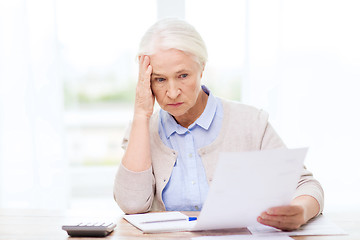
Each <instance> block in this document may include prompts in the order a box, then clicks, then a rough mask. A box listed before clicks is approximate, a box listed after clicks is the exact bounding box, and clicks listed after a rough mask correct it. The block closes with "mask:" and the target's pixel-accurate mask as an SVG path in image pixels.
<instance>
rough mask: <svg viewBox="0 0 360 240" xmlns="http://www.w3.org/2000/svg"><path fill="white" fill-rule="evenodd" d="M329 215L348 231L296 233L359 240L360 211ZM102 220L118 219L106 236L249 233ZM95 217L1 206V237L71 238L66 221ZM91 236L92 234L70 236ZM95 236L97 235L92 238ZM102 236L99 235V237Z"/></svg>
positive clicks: (307, 239)
mask: <svg viewBox="0 0 360 240" xmlns="http://www.w3.org/2000/svg"><path fill="white" fill-rule="evenodd" d="M324 215H325V216H326V217H328V218H329V219H330V220H332V221H333V222H335V223H336V224H337V225H338V226H339V227H341V228H343V229H344V230H345V231H346V232H348V233H349V234H348V235H342V236H303V237H293V238H294V239H299V240H325V239H326V240H342V239H347V240H355V239H356V240H360V221H359V217H358V216H359V213H358V214H356V213H325V214H324ZM98 219H100V220H112V221H115V222H116V223H117V228H116V229H115V231H114V232H113V233H112V234H111V235H109V236H108V237H106V238H105V239H129V240H131V239H138V238H141V239H159V240H162V239H191V238H193V237H198V236H217V235H235V234H237V235H241V234H250V233H249V232H248V231H247V230H246V229H241V230H236V231H206V232H177V233H161V234H143V233H142V232H141V231H140V230H138V229H136V228H135V227H133V226H132V225H131V224H129V223H128V222H127V221H125V220H124V219H122V217H121V215H119V216H117V217H113V218H104V217H102V218H98ZM87 220H91V221H93V220H95V219H93V218H92V219H90V218H89V213H88V214H87V216H83V215H81V214H69V213H66V212H56V211H44V210H19V209H14V210H11V209H0V240H5V239H6V240H13V239H19V240H22V239H33V240H35V239H36V240H42V239H49V240H57V239H68V235H67V233H66V232H65V231H63V230H62V229H61V226H62V225H63V224H67V223H70V222H71V223H72V222H79V221H80V222H81V221H87ZM70 239H74V240H76V239H82V240H86V239H90V238H70ZM92 239H94V238H92ZM98 239H99V238H98Z"/></svg>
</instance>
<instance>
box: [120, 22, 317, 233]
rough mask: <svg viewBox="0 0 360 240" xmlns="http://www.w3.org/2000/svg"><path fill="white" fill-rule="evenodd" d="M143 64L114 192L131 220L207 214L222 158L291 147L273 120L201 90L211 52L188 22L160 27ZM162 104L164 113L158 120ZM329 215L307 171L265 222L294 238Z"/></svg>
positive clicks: (143, 49) (146, 45)
mask: <svg viewBox="0 0 360 240" xmlns="http://www.w3.org/2000/svg"><path fill="white" fill-rule="evenodd" d="M138 59H139V79H138V83H137V87H136V98H135V105H134V115H133V121H132V125H131V128H129V131H128V133H127V134H126V136H125V137H124V140H123V147H124V149H125V154H124V157H123V159H122V163H121V164H120V166H119V169H118V172H117V174H116V178H115V184H114V197H115V200H116V202H117V203H118V205H119V206H120V208H121V209H122V210H123V211H124V212H125V213H143V212H148V211H165V210H168V211H169V210H170V211H173V210H174V211H196V210H201V208H202V204H203V203H204V201H205V198H206V195H207V192H208V189H209V185H210V184H211V181H212V177H213V173H214V170H215V166H216V162H217V158H218V153H219V152H221V151H255V150H263V149H273V148H281V147H285V145H284V144H283V142H282V140H281V139H280V137H279V136H278V135H277V134H276V132H275V131H274V129H273V128H272V126H271V125H270V124H269V123H268V115H267V113H265V112H264V111H261V110H258V109H256V108H254V107H251V106H247V105H244V104H240V103H237V102H232V101H228V100H225V99H220V98H218V97H215V96H214V95H213V94H212V92H211V91H210V90H209V89H208V88H206V87H205V86H202V85H201V78H202V75H203V71H204V68H205V64H206V61H207V50H206V47H205V44H204V42H203V40H202V38H201V36H200V35H199V34H198V32H197V31H196V30H195V29H194V28H193V27H192V26H191V25H190V24H188V23H187V22H185V21H183V20H177V19H164V20H160V21H158V22H157V23H155V24H154V25H153V26H152V27H150V29H149V30H148V31H147V32H146V33H145V35H144V36H143V38H142V41H141V43H140V49H139V53H138ZM219 81H221V79H219ZM155 99H156V101H157V103H158V104H159V106H160V107H161V109H160V110H159V111H155V112H154V102H155ZM322 208H323V190H322V188H321V186H320V184H319V182H318V181H316V180H315V179H314V178H313V176H312V174H311V172H309V171H307V170H306V169H305V168H304V170H303V173H302V176H301V179H300V181H299V183H298V187H297V189H296V193H295V195H294V198H293V200H292V202H291V204H290V205H288V206H274V207H273V208H270V209H268V210H267V211H265V212H263V213H262V214H261V215H260V216H259V217H258V219H257V220H258V222H260V223H262V224H265V225H269V226H273V227H276V228H279V229H283V230H292V229H297V228H299V227H300V226H301V225H302V224H304V223H306V222H307V221H308V220H309V219H311V218H313V217H314V216H316V215H318V214H320V213H321V211H322Z"/></svg>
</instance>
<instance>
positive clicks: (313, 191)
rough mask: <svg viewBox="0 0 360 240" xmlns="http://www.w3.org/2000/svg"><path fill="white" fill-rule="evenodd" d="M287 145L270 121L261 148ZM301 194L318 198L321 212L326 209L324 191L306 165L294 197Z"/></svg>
mask: <svg viewBox="0 0 360 240" xmlns="http://www.w3.org/2000/svg"><path fill="white" fill-rule="evenodd" d="M282 147H286V146H285V144H284V143H283V141H282V140H281V138H280V137H279V135H278V134H277V133H276V132H275V130H274V129H273V127H272V126H271V125H270V124H269V123H268V124H267V126H266V128H265V133H264V135H263V139H262V144H261V149H273V148H282ZM301 195H309V196H312V197H313V198H315V199H316V200H317V202H318V203H319V206H320V211H319V213H318V214H320V213H321V212H322V211H323V209H324V191H323V189H322V187H321V185H320V183H319V182H318V181H317V180H316V179H315V178H314V176H313V174H312V173H311V172H310V171H309V170H307V169H306V167H305V166H304V168H303V171H302V173H301V177H300V180H299V182H298V185H297V188H296V191H295V194H294V196H293V198H296V197H298V196H301Z"/></svg>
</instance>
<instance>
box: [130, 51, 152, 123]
mask: <svg viewBox="0 0 360 240" xmlns="http://www.w3.org/2000/svg"><path fill="white" fill-rule="evenodd" d="M151 73H152V66H151V65H150V57H149V56H146V55H141V56H140V58H139V79H138V83H137V86H136V97H135V109H134V117H146V118H150V117H151V115H152V113H153V111H154V103H155V97H154V95H153V93H152V91H151Z"/></svg>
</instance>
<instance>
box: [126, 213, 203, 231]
mask: <svg viewBox="0 0 360 240" xmlns="http://www.w3.org/2000/svg"><path fill="white" fill-rule="evenodd" d="M124 218H125V219H126V220H127V221H128V222H130V223H131V224H132V225H134V226H135V227H137V228H139V229H140V230H141V231H143V232H144V233H160V232H177V231H188V230H191V229H192V228H193V227H194V225H195V224H196V221H188V218H189V217H188V216H186V215H185V214H182V213H180V212H154V213H144V214H132V215H125V216H124Z"/></svg>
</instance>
